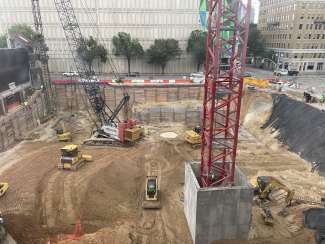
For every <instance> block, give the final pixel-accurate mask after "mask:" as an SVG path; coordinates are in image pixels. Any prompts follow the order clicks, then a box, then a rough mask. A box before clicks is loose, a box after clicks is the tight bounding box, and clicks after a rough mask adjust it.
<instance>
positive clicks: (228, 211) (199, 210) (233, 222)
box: [184, 162, 253, 244]
mask: <svg viewBox="0 0 325 244" xmlns="http://www.w3.org/2000/svg"><path fill="white" fill-rule="evenodd" d="M199 166H200V164H199V162H190V163H186V165H185V185H184V211H185V216H186V219H187V223H188V226H189V230H190V233H191V236H192V239H193V243H195V244H201V243H212V242H213V241H216V240H226V239H236V240H247V239H248V235H249V230H250V225H251V218H252V217H251V216H252V202H253V190H252V188H251V186H250V184H249V183H248V182H247V180H246V177H245V176H244V175H243V173H242V172H241V171H240V169H239V168H236V178H235V181H236V182H235V186H233V187H212V188H202V187H200V185H199V182H198V179H197V177H198V175H199Z"/></svg>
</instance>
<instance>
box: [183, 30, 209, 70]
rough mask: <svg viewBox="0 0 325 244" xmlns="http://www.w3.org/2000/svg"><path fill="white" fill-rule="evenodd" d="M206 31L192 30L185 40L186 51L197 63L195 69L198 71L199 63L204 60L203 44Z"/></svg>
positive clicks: (204, 44) (205, 38)
mask: <svg viewBox="0 0 325 244" xmlns="http://www.w3.org/2000/svg"><path fill="white" fill-rule="evenodd" d="M206 40H207V33H206V32H205V31H201V30H194V31H192V33H191V35H190V38H189V39H188V41H187V49H186V51H187V52H188V53H190V54H191V55H192V57H193V59H194V61H195V62H196V64H197V66H196V67H197V71H200V68H201V65H202V64H204V61H205V46H206Z"/></svg>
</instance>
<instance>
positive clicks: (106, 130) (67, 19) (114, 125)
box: [54, 0, 137, 142]
mask: <svg viewBox="0 0 325 244" xmlns="http://www.w3.org/2000/svg"><path fill="white" fill-rule="evenodd" d="M54 3H55V6H56V9H57V13H58V16H59V19H60V22H61V24H62V28H63V31H64V34H65V37H66V40H67V42H68V45H69V49H70V51H71V54H72V56H73V60H74V64H75V66H76V69H77V71H78V73H79V76H80V81H81V82H80V83H81V84H82V86H83V88H84V90H85V93H86V95H87V98H88V101H89V103H90V105H91V108H92V110H93V112H94V113H95V114H96V116H97V118H98V120H99V122H100V126H98V127H97V134H96V135H98V134H100V136H102V137H105V138H106V137H110V138H114V139H115V140H118V141H121V142H124V141H125V134H126V133H125V130H127V129H129V128H133V127H135V125H136V122H135V121H133V120H129V119H127V120H126V121H123V122H121V121H120V120H119V119H118V114H119V113H120V111H121V110H122V109H123V108H124V107H125V106H126V105H127V104H128V101H129V99H130V96H129V95H128V94H127V92H124V94H123V98H122V100H121V101H120V103H119V104H118V106H117V107H116V108H115V109H111V108H110V107H109V106H108V105H107V104H106V103H105V99H104V97H103V96H102V94H101V91H100V85H99V82H97V81H96V80H95V81H94V80H93V79H92V76H93V72H92V71H91V70H90V67H88V65H86V64H85V63H84V62H82V61H81V60H80V58H79V57H78V53H77V49H78V48H80V47H85V48H86V46H87V44H86V41H85V38H84V37H83V35H82V32H81V29H80V26H79V23H78V20H77V17H76V15H75V12H74V8H73V6H72V3H71V0H54ZM111 66H112V67H113V65H111ZM113 72H114V70H113ZM114 73H115V72H114ZM118 79H119V78H118ZM132 133H133V132H132ZM132 133H131V134H132ZM136 133H137V132H136ZM131 136H132V135H131ZM93 141H94V140H93Z"/></svg>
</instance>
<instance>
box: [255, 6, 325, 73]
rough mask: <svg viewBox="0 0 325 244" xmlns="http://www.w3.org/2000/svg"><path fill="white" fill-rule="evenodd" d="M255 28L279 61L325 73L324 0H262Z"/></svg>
mask: <svg viewBox="0 0 325 244" xmlns="http://www.w3.org/2000/svg"><path fill="white" fill-rule="evenodd" d="M260 2H261V5H260V13H259V22H258V28H259V30H260V31H261V32H262V35H263V36H264V38H265V39H266V45H267V47H268V48H270V49H272V50H274V51H275V53H276V55H277V57H278V62H279V64H283V67H285V68H288V69H298V70H299V71H300V72H302V73H324V72H325V0H261V1H260Z"/></svg>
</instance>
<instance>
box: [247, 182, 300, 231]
mask: <svg viewBox="0 0 325 244" xmlns="http://www.w3.org/2000/svg"><path fill="white" fill-rule="evenodd" d="M251 184H252V186H253V187H254V195H255V196H257V197H258V198H259V199H260V200H261V204H260V205H261V208H262V210H263V213H262V218H263V220H264V223H265V224H267V225H273V215H272V212H271V209H270V208H269V207H268V204H267V202H268V201H272V199H271V193H272V191H274V190H282V191H284V192H286V196H285V203H286V206H285V208H287V207H289V206H290V205H291V202H292V200H293V197H294V195H295V191H294V190H291V189H289V188H288V187H287V186H286V185H284V184H283V183H282V182H281V181H279V180H278V179H277V178H275V177H272V176H258V177H257V178H254V179H252V180H251Z"/></svg>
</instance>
